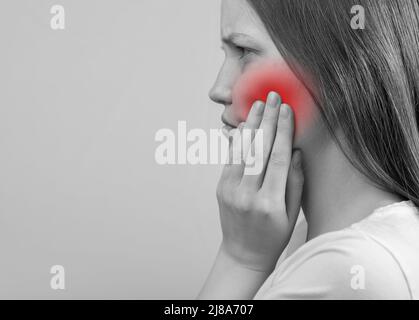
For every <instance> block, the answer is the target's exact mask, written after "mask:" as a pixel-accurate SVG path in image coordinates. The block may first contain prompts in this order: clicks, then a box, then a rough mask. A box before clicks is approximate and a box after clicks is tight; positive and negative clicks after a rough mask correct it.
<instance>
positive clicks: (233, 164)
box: [220, 122, 244, 184]
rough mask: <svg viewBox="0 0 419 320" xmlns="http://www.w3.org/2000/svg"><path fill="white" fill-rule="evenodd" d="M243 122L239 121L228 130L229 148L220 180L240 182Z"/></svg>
mask: <svg viewBox="0 0 419 320" xmlns="http://www.w3.org/2000/svg"><path fill="white" fill-rule="evenodd" d="M243 127H244V123H243V122H242V123H240V124H239V126H238V127H237V128H236V129H233V130H232V131H231V132H230V136H229V138H228V139H229V149H228V161H227V163H226V164H225V166H224V168H223V172H222V174H221V180H220V182H221V181H228V182H229V183H237V184H239V183H240V180H241V177H242V176H241V174H240V172H241V167H242V166H244V164H243V160H242V159H243V157H242V155H241V153H242V151H241V150H242V139H241V136H242V131H243Z"/></svg>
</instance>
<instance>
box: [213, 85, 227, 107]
mask: <svg viewBox="0 0 419 320" xmlns="http://www.w3.org/2000/svg"><path fill="white" fill-rule="evenodd" d="M209 97H210V99H211V100H212V101H214V102H215V103H219V104H223V105H225V106H226V105H230V104H231V89H229V88H226V87H225V86H221V85H219V84H217V83H216V84H214V86H213V87H212V88H211V90H210V92H209Z"/></svg>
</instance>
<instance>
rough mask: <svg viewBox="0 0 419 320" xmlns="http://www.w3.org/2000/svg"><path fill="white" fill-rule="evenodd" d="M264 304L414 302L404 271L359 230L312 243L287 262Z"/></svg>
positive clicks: (307, 244)
mask: <svg viewBox="0 0 419 320" xmlns="http://www.w3.org/2000/svg"><path fill="white" fill-rule="evenodd" d="M260 298H262V299H410V298H411V297H410V293H409V288H408V285H407V282H406V279H405V276H404V274H403V271H402V269H401V268H400V265H399V263H398V261H397V259H395V257H394V256H393V255H392V253H391V252H389V251H388V250H387V249H386V248H385V247H383V246H382V245H381V244H380V243H378V242H376V241H374V240H373V239H372V238H370V237H368V235H366V234H364V233H363V232H361V231H360V230H357V229H352V228H348V229H344V230H341V231H337V232H331V233H328V234H325V235H322V236H319V237H318V238H316V239H313V240H311V241H309V242H307V243H306V244H304V245H303V246H302V247H300V248H299V249H298V250H297V251H296V252H294V254H292V255H291V256H290V257H289V258H288V259H286V260H285V261H284V262H283V263H282V264H281V265H280V266H279V267H278V269H277V270H276V271H275V272H274V274H272V277H271V278H270V285H269V286H268V289H267V290H266V292H265V293H264V294H263V296H261V297H260Z"/></svg>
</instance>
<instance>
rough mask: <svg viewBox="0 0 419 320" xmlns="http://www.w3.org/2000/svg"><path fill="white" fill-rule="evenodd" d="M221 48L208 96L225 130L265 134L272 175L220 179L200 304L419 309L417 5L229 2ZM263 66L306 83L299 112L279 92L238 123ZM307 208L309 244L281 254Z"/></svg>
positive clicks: (410, 1) (389, 0)
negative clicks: (339, 302)
mask: <svg viewBox="0 0 419 320" xmlns="http://www.w3.org/2000/svg"><path fill="white" fill-rule="evenodd" d="M355 5H361V6H362V8H363V9H364V10H365V28H364V29H362V28H360V29H357V28H353V26H352V24H351V19H352V18H353V16H354V11H352V10H351V9H352V8H353V6H355ZM358 8H359V7H358ZM221 35H222V38H223V49H224V50H225V53H226V59H225V62H224V65H223V67H222V69H221V71H220V73H219V76H218V78H217V81H216V83H215V85H214V87H213V89H212V90H211V93H210V97H211V99H212V100H214V101H215V102H217V103H220V104H223V105H224V106H225V111H224V114H223V121H224V122H225V123H226V124H227V126H226V129H227V130H232V129H233V128H235V127H238V129H234V130H235V131H237V130H243V128H249V129H252V130H255V129H258V128H260V129H263V138H264V149H263V153H264V157H263V159H264V170H263V172H262V173H261V174H259V175H257V176H250V175H249V176H246V175H244V174H243V167H244V164H243V163H242V164H231V165H226V167H225V168H224V170H223V174H222V176H221V179H220V182H219V185H218V189H217V198H218V202H219V208H220V218H221V226H222V232H223V240H222V243H221V245H220V249H219V252H218V255H217V257H216V260H215V263H214V265H213V268H212V270H211V272H210V274H209V276H208V279H207V281H206V283H205V284H204V287H203V288H202V290H201V292H200V294H199V296H198V298H200V299H252V298H254V299H418V298H419V273H418V270H419V215H418V210H417V207H418V206H419V133H418V123H417V121H418V120H419V119H418V115H419V55H418V52H419V1H418V0H382V1H376V0H356V1H355V0H354V1H352V0H323V1H319V0H310V1H308V0H223V4H222V22H221ZM266 61H269V63H270V64H271V65H272V66H273V65H274V64H275V63H277V65H281V66H283V65H284V64H285V65H286V66H287V68H288V69H287V70H284V69H282V71H281V72H282V73H283V74H286V76H287V77H289V74H290V73H291V74H293V75H294V76H295V79H297V80H296V81H299V82H300V83H301V84H302V85H301V92H302V93H301V94H302V95H303V96H305V97H309V98H305V99H303V100H300V101H304V105H303V106H301V105H300V106H294V105H292V103H290V105H287V104H284V103H282V101H281V95H282V93H281V92H280V90H279V92H278V93H279V95H278V94H276V93H274V92H271V93H270V94H269V96H268V98H267V101H266V103H263V102H262V101H257V102H255V103H254V104H253V106H252V108H251V110H250V112H249V113H248V114H247V112H240V110H243V106H240V105H239V104H240V103H242V102H243V101H245V99H240V96H241V95H243V94H244V91H245V89H244V90H243V88H246V84H245V85H242V79H243V78H247V80H246V81H247V87H248V88H249V87H251V86H252V85H255V86H257V81H256V80H254V81H253V82H252V80H249V79H251V78H252V76H248V74H249V72H250V74H252V72H253V71H252V70H256V69H258V68H259V67H260V68H263V66H264V65H265V62H266ZM273 61H275V62H273ZM255 79H256V78H255ZM246 81H245V82H246ZM238 87H241V88H242V90H237V88H238ZM244 109H245V107H244ZM304 115H309V116H304ZM296 124H297V128H296V130H295V132H294V128H295V125H296ZM233 141H234V140H233ZM231 147H232V148H234V145H233V144H232V146H231ZM300 208H302V210H303V212H304V216H305V218H306V220H307V226H308V229H307V234H306V239H304V241H303V242H305V243H303V244H302V245H301V246H300V247H299V248H297V249H296V250H294V252H292V251H293V250H288V252H286V250H285V249H286V247H287V245H288V244H289V242H290V239H291V237H292V235H293V230H294V227H295V223H296V220H297V216H298V213H299V211H300ZM294 236H295V232H294ZM294 236H293V238H294ZM291 241H292V242H293V241H294V240H291ZM297 242H298V241H297ZM288 249H289V248H288ZM281 255H287V256H286V257H285V260H283V259H282V258H281V261H279V262H278V264H277V266H275V265H276V263H277V261H278V258H279V257H280V256H281ZM282 260H283V261H282Z"/></svg>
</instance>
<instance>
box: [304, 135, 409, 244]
mask: <svg viewBox="0 0 419 320" xmlns="http://www.w3.org/2000/svg"><path fill="white" fill-rule="evenodd" d="M305 158H306V159H310V160H309V162H305V163H304V176H305V179H304V181H305V182H304V191H303V199H302V208H303V211H304V214H305V216H306V220H307V224H308V234H307V240H311V239H313V238H315V237H317V236H319V235H321V234H323V233H327V232H332V231H337V230H341V229H343V228H346V227H349V226H350V225H351V224H353V223H356V222H358V221H360V220H362V219H364V218H366V217H367V216H369V215H370V214H371V213H372V212H373V211H374V209H376V208H379V207H382V206H385V205H388V204H391V203H394V202H399V201H402V199H401V198H400V197H399V196H397V195H395V194H392V193H389V192H386V191H384V190H381V189H379V188H378V187H376V186H374V185H373V184H372V183H371V182H370V181H368V179H367V178H366V177H364V176H363V175H361V174H360V173H359V172H358V170H356V169H355V168H354V167H353V166H352V165H351V164H350V163H349V161H348V160H347V158H346V157H345V156H344V154H343V152H342V151H341V150H340V148H339V147H338V146H337V145H336V144H335V142H330V143H328V144H327V145H324V146H322V147H321V150H319V149H317V150H313V151H310V150H308V151H307V154H306V155H305Z"/></svg>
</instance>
